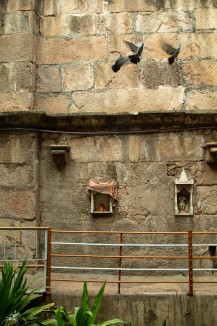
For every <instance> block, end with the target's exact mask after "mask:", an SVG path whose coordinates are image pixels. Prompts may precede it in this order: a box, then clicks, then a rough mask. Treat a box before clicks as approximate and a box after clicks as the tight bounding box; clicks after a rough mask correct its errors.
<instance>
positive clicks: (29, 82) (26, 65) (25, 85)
mask: <svg viewBox="0 0 217 326" xmlns="http://www.w3.org/2000/svg"><path fill="white" fill-rule="evenodd" d="M15 68H16V71H15V76H16V77H15V78H16V84H15V89H16V91H30V92H31V91H32V92H34V90H35V71H36V68H35V64H34V63H31V62H18V63H16V64H15Z"/></svg>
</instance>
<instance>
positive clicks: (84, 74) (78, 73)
mask: <svg viewBox="0 0 217 326" xmlns="http://www.w3.org/2000/svg"><path fill="white" fill-rule="evenodd" d="M64 72H65V73H64V82H63V89H64V90H65V91H72V90H87V89H89V88H92V87H93V67H92V66H91V65H76V66H72V65H68V66H65V68H64Z"/></svg>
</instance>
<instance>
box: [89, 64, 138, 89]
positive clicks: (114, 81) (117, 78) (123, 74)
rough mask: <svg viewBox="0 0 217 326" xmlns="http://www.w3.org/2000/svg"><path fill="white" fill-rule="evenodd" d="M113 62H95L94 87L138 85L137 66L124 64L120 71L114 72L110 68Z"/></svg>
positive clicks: (131, 86) (132, 86)
mask: <svg viewBox="0 0 217 326" xmlns="http://www.w3.org/2000/svg"><path fill="white" fill-rule="evenodd" d="M112 64H114V62H109V63H101V64H96V66H95V68H96V77H95V85H94V86H95V88H96V89H97V88H129V87H130V88H136V87H138V85H139V75H138V70H137V66H136V65H133V64H130V63H129V64H127V65H124V66H123V67H122V68H121V71H120V72H118V73H114V72H113V71H112V69H111V66H112Z"/></svg>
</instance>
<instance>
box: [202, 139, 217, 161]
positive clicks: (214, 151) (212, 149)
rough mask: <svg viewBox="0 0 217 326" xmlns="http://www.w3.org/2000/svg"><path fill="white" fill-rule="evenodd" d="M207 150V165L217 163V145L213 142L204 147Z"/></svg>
mask: <svg viewBox="0 0 217 326" xmlns="http://www.w3.org/2000/svg"><path fill="white" fill-rule="evenodd" d="M204 148H205V161H206V162H207V163H215V162H217V143H216V142H211V143H207V144H205V145H204Z"/></svg>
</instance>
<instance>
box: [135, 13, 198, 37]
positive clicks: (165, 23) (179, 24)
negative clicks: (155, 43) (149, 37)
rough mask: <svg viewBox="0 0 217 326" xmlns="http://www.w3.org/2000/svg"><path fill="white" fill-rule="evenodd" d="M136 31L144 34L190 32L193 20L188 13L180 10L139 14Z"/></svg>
mask: <svg viewBox="0 0 217 326" xmlns="http://www.w3.org/2000/svg"><path fill="white" fill-rule="evenodd" d="M136 31H137V32H141V31H143V32H144V33H156V32H158V33H167V32H168V33H177V32H192V31H193V18H192V15H191V13H190V12H189V11H182V10H167V11H160V12H158V11H155V12H149V13H139V14H138V15H137V17H136Z"/></svg>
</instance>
